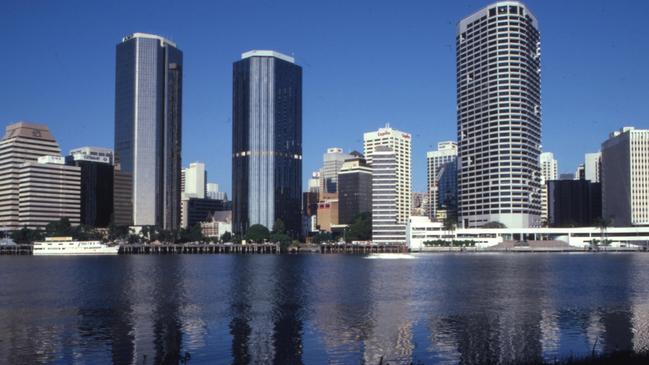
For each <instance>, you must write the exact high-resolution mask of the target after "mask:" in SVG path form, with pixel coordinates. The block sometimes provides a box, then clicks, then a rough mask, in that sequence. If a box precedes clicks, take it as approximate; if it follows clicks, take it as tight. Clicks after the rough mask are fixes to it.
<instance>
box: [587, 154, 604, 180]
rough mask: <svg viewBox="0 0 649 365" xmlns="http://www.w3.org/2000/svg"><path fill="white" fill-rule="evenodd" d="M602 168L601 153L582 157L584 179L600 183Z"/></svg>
mask: <svg viewBox="0 0 649 365" xmlns="http://www.w3.org/2000/svg"><path fill="white" fill-rule="evenodd" d="M601 166H602V153H601V152H594V153H587V154H586V155H585V156H584V178H585V179H586V180H590V182H594V183H598V182H599V181H600V169H601Z"/></svg>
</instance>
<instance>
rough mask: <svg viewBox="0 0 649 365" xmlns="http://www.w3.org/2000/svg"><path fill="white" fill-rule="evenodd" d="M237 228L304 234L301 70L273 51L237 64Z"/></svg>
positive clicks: (234, 155)
mask: <svg viewBox="0 0 649 365" xmlns="http://www.w3.org/2000/svg"><path fill="white" fill-rule="evenodd" d="M232 96H233V100H232V121H233V128H232V216H233V225H232V229H233V231H234V232H235V233H245V232H246V230H247V229H248V227H250V226H251V225H253V224H262V225H264V226H266V227H268V228H269V229H270V228H272V226H273V224H274V222H275V221H276V220H277V219H281V220H282V221H283V222H284V225H285V227H286V231H287V232H289V233H290V234H291V235H294V236H297V235H299V234H300V232H301V214H300V207H301V200H302V199H301V196H302V68H301V67H300V66H298V65H296V64H295V60H294V59H293V58H292V57H289V56H286V55H283V54H281V53H278V52H274V51H250V52H246V53H244V54H242V55H241V60H240V61H237V62H235V63H234V65H233V95H232Z"/></svg>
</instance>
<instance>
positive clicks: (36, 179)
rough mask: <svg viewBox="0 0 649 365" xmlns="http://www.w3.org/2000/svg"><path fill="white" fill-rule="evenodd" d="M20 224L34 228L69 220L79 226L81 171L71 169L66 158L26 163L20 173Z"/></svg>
mask: <svg viewBox="0 0 649 365" xmlns="http://www.w3.org/2000/svg"><path fill="white" fill-rule="evenodd" d="M18 186H19V187H18V190H19V198H18V200H19V208H18V212H19V223H20V226H21V227H27V228H31V229H38V228H45V226H47V224H48V223H51V222H56V221H59V220H60V219H62V218H67V219H69V221H70V224H71V225H73V226H76V225H79V222H80V212H81V202H80V200H81V168H80V167H77V166H68V165H66V164H65V159H64V158H63V157H62V156H60V155H59V156H42V157H39V158H38V160H37V161H28V162H24V163H23V164H22V165H21V166H20V172H19V173H18Z"/></svg>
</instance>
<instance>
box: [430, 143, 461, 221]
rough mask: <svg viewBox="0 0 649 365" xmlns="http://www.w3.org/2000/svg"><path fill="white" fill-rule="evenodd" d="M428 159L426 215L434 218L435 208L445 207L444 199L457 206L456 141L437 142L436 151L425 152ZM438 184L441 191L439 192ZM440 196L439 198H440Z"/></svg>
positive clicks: (435, 214)
mask: <svg viewBox="0 0 649 365" xmlns="http://www.w3.org/2000/svg"><path fill="white" fill-rule="evenodd" d="M426 159H427V160H428V217H430V219H433V220H435V218H436V217H437V210H438V209H440V208H442V209H446V208H447V207H446V206H445V205H446V204H444V200H449V201H452V203H451V204H450V205H453V207H452V209H456V208H457V143H455V142H453V141H443V142H439V143H438V144H437V151H429V152H428V153H426ZM440 184H441V185H443V186H446V187H445V188H444V187H443V189H444V190H443V191H442V192H441V193H440ZM440 198H441V199H440Z"/></svg>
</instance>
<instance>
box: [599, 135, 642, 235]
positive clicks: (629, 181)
mask: <svg viewBox="0 0 649 365" xmlns="http://www.w3.org/2000/svg"><path fill="white" fill-rule="evenodd" d="M601 179H602V218H604V219H610V220H611V224H612V225H614V226H631V225H634V226H635V225H649V129H635V128H633V127H624V128H622V129H621V130H619V131H615V132H613V133H611V134H610V136H609V139H607V140H606V141H604V143H602V170H601Z"/></svg>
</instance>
